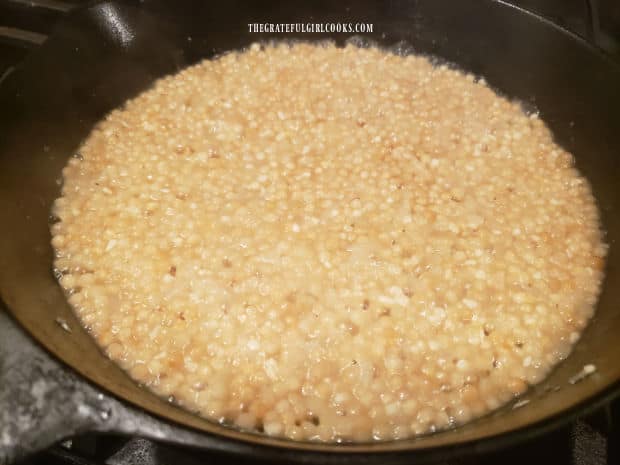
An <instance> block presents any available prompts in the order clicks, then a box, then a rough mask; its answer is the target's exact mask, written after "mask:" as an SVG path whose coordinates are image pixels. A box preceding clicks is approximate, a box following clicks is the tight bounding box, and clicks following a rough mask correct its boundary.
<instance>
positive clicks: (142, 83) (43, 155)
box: [0, 0, 620, 463]
mask: <svg viewBox="0 0 620 465" xmlns="http://www.w3.org/2000/svg"><path fill="white" fill-rule="evenodd" d="M339 21H344V22H364V23H372V24H373V27H374V31H373V33H367V34H364V35H363V37H364V38H366V39H371V40H373V41H376V42H377V43H379V44H380V45H383V46H392V45H394V44H396V43H398V42H400V41H405V42H406V43H408V44H410V45H411V46H412V47H413V48H414V49H415V50H416V51H417V52H420V53H426V54H431V55H434V56H437V57H439V58H441V59H444V60H447V61H449V62H452V63H454V64H456V65H457V66H458V67H460V68H462V69H464V70H468V71H470V72H473V73H475V74H477V75H482V76H484V77H485V78H486V79H487V81H488V82H489V83H490V85H492V86H493V87H494V88H496V89H497V90H498V91H500V92H501V93H503V94H505V95H507V96H509V97H512V98H515V99H518V100H521V101H522V102H524V104H525V105H526V106H528V107H530V108H535V109H537V110H539V111H540V114H541V116H542V118H543V119H544V120H545V121H546V122H547V123H548V124H549V126H550V127H551V129H552V130H553V132H554V134H555V137H556V139H557V141H558V142H559V143H560V144H561V145H563V146H564V147H565V148H566V149H568V150H569V151H571V152H572V153H574V154H575V157H576V162H577V165H578V167H579V169H580V170H581V172H582V173H583V174H584V175H585V176H586V177H587V178H588V179H589V180H590V182H591V183H592V186H593V190H594V194H595V196H596V199H597V201H598V204H599V207H600V209H601V212H602V219H603V223H604V228H605V230H606V232H607V241H608V242H609V243H610V244H611V250H610V254H609V258H608V264H607V276H606V281H605V285H604V290H603V293H602V295H601V298H600V303H599V306H598V311H597V314H596V316H595V317H594V319H593V320H592V322H591V324H590V326H589V327H588V328H587V330H586V332H585V334H584V336H583V338H582V340H581V341H580V342H579V343H578V344H577V346H576V348H575V350H574V353H573V354H572V355H571V356H570V357H569V358H568V359H567V360H566V361H565V362H563V363H562V364H561V365H560V366H558V367H557V369H556V370H555V371H554V372H553V373H552V375H551V376H550V377H549V378H548V379H547V380H546V381H545V382H543V383H542V384H541V385H539V386H537V387H535V388H533V389H532V390H531V391H530V392H529V393H528V394H527V396H526V397H527V398H528V399H530V403H529V404H528V405H526V406H524V407H522V408H519V409H514V410H513V409H511V408H510V406H508V407H506V408H504V409H502V410H500V411H498V412H496V413H494V414H492V415H489V416H487V417H485V418H482V419H480V420H477V421H475V422H472V423H470V424H468V425H465V426H463V427H460V428H457V429H456V430H454V431H447V432H441V433H437V434H434V435H430V436H427V437H422V438H418V439H411V440H402V441H393V442H384V443H373V444H371V443H367V444H338V445H336V444H331V445H330V444H309V443H296V442H291V441H286V440H280V439H274V438H267V437H263V436H260V435H253V434H248V433H241V432H238V431H235V430H233V429H228V428H225V427H222V426H220V425H216V424H214V423H210V422H209V421H207V420H204V419H201V418H199V417H197V416H194V415H192V414H190V413H187V412H185V411H183V410H181V409H179V408H177V407H175V406H174V405H172V404H170V403H167V402H165V401H163V400H161V399H159V398H158V397H156V396H155V395H153V394H151V393H150V392H148V391H146V390H145V389H143V388H140V387H139V386H138V385H136V384H135V383H134V382H132V381H131V380H130V379H129V378H128V377H127V376H126V375H125V374H124V373H123V372H122V371H121V370H120V369H119V368H117V367H116V366H115V365H114V364H113V363H111V362H110V361H109V360H107V359H106V358H105V357H104V356H103V355H102V354H101V352H100V351H99V350H98V348H97V347H96V345H95V343H94V342H93V340H91V338H90V337H89V336H88V334H87V333H86V332H85V331H83V330H81V329H80V326H79V324H78V322H77V320H76V318H75V317H74V316H73V314H72V312H71V310H70V308H69V307H68V305H67V304H66V303H65V298H64V296H63V294H62V292H61V290H60V288H59V287H58V285H57V283H56V281H55V279H54V276H53V275H52V271H51V265H52V249H51V246H50V233H49V225H48V217H49V212H50V206H51V203H52V201H53V199H54V198H55V197H57V196H58V194H59V184H58V182H57V181H58V180H59V177H60V174H61V169H62V167H63V166H64V164H65V163H66V161H67V159H68V157H69V156H71V155H72V154H73V153H74V151H75V149H76V148H77V146H78V145H79V143H80V141H81V140H82V139H83V138H84V137H85V136H86V135H87V134H88V132H89V130H90V129H91V128H92V126H93V124H94V123H95V122H96V121H97V120H99V119H100V118H102V117H103V116H104V115H105V114H106V112H108V111H109V110H111V109H113V108H115V107H117V106H118V105H120V104H122V102H123V101H124V100H125V99H127V98H128V97H131V96H133V95H135V94H136V93H138V92H140V91H142V90H144V89H146V88H148V86H149V85H150V84H151V83H152V82H153V80H155V79H156V78H158V77H160V76H163V75H165V74H167V73H171V72H174V71H176V70H178V69H180V68H182V67H184V66H186V65H188V64H191V63H194V62H196V61H197V60H199V59H202V58H205V57H212V56H214V55H217V54H221V53H223V52H226V51H228V50H235V49H240V48H242V47H245V46H247V45H248V44H250V43H252V42H254V41H259V40H270V39H303V40H323V39H327V38H329V39H334V40H336V42H337V43H338V44H342V43H344V41H345V40H346V39H348V38H349V37H350V36H351V35H352V34H348V33H340V34H338V33H336V34H321V33H314V34H255V33H249V32H248V23H255V22H259V23H260V22H269V23H279V22H293V23H294V22H302V23H307V22H320V23H325V22H339ZM317 78H319V79H320V76H317ZM619 85H620V67H618V65H616V64H614V63H613V62H612V61H611V60H609V59H607V58H606V57H605V56H604V55H603V54H601V53H600V52H599V51H597V50H595V49H594V48H592V47H591V46H589V45H587V44H586V43H585V42H584V41H583V40H581V39H579V38H578V37H576V36H574V35H571V34H570V33H568V32H567V31H565V30H562V29H559V28H558V27H556V26H554V25H552V24H550V23H549V22H547V21H545V20H544V19H541V18H539V17H536V16H534V15H532V14H530V13H527V12H524V11H522V10H519V9H517V8H515V7H512V6H509V5H507V4H504V3H502V2H499V1H490V0H489V1H482V0H459V1H453V0H402V1H398V0H393V1H388V2H372V1H359V0H358V1H340V2H328V1H317V2H306V3H303V4H298V3H293V2H280V1H277V0H269V1H264V2H258V3H251V2H249V1H247V2H245V1H242V0H239V1H237V0H229V1H226V2H206V1H201V0H195V1H192V0H186V1H177V2H165V1H152V2H149V1H146V2H144V3H141V4H140V5H130V4H122V3H115V2H105V3H100V4H95V5H92V6H91V7H89V8H86V9H83V10H82V11H79V12H77V13H75V14H74V15H73V16H72V17H70V18H69V20H68V21H66V22H65V23H64V24H63V25H61V26H60V27H59V28H57V30H56V31H55V33H54V34H53V35H52V37H51V39H50V40H49V41H48V42H47V43H46V44H45V45H44V46H43V47H41V48H40V49H39V50H38V51H37V52H36V53H35V54H33V55H32V56H30V58H29V59H28V60H27V61H26V62H25V63H24V64H23V65H22V66H21V67H20V68H19V69H17V70H16V71H15V72H14V73H13V74H11V75H10V76H9V77H8V78H7V79H6V80H5V81H4V82H3V83H2V84H1V85H0V220H1V224H2V226H1V227H0V293H1V294H0V295H1V297H2V301H3V302H4V304H5V305H6V307H7V308H8V309H9V311H10V313H11V314H12V315H13V316H14V318H15V319H16V320H17V321H18V322H19V323H20V324H21V325H22V326H23V327H24V328H26V329H27V331H28V332H29V333H30V334H31V335H32V336H33V337H34V338H35V339H36V340H37V341H38V342H40V343H41V344H42V345H43V346H44V347H45V348H46V349H47V350H48V351H49V352H51V353H52V354H54V355H55V356H56V357H58V358H59V359H60V360H62V361H63V362H64V363H66V364H67V365H68V366H70V367H71V368H73V369H74V370H76V371H77V372H78V373H79V374H80V375H81V376H83V377H84V378H86V379H87V380H89V381H90V382H92V383H94V384H95V385H96V386H98V387H99V388H101V389H102V390H104V392H108V393H111V394H113V395H114V396H116V397H117V398H119V399H121V400H122V401H125V402H126V403H128V404H131V405H132V406H133V407H138V408H139V409H142V410H143V411H145V412H148V413H150V414H152V415H154V416H155V417H157V418H159V420H160V421H162V422H164V423H166V424H168V425H169V428H168V429H167V430H166V431H167V432H166V433H162V434H160V436H161V437H160V439H164V440H168V441H172V442H175V441H176V442H183V443H185V444H190V445H193V446H196V447H214V445H216V446H217V447H220V448H223V449H226V450H229V451H233V452H235V451H236V452H239V453H243V454H252V455H255V456H256V455H257V456H260V457H269V458H283V459H287V460H291V459H293V458H294V459H298V460H304V461H320V462H342V461H348V462H356V463H357V462H361V461H364V462H368V461H381V462H385V461H403V462H410V461H412V460H414V459H416V460H421V459H434V458H437V457H438V456H440V457H442V458H446V457H447V456H450V455H453V454H460V453H463V452H468V451H469V452H471V451H477V450H484V449H488V448H490V447H499V446H502V445H506V444H508V443H513V442H515V441H519V440H522V439H523V438H526V437H529V436H531V435H532V434H535V433H537V432H540V431H543V430H545V429H548V428H551V427H553V426H555V425H557V424H558V423H559V422H562V421H567V420H568V419H570V418H572V417H573V416H574V415H576V414H578V413H580V412H583V409H584V408H586V407H588V406H593V405H596V403H597V402H602V401H604V400H606V399H609V398H610V396H612V395H613V394H614V393H615V392H616V391H617V388H618V384H619V379H620V363H619V360H620V344H618V337H619V336H618V334H619V333H620V311H619V310H618V300H619V297H620V296H619V289H620V274H619V270H618V265H619V264H620V255H618V252H617V249H616V244H617V239H618V238H619V237H620V220H619V219H620V195H619V192H620V190H619V189H618V188H617V187H616V182H617V181H618V179H619V176H618V169H617V168H618V162H617V159H618V158H617V155H618V152H619V151H620V141H619V138H618V137H619V136H620V92H619V90H618V89H619ZM97 233H98V231H93V234H97ZM58 317H61V318H63V319H64V320H65V321H66V322H67V323H68V324H69V325H70V326H71V327H72V328H73V332H72V333H70V334H69V333H67V332H66V331H64V330H63V329H62V328H61V327H60V326H59V325H58V324H57V323H56V319H57V318H58ZM588 363H592V364H594V365H596V367H597V369H598V371H597V372H596V373H595V374H594V375H593V376H591V377H589V378H588V379H585V380H583V381H582V382H580V383H577V384H575V385H571V384H569V383H568V382H567V380H568V379H569V378H570V377H571V376H572V375H574V374H575V373H577V372H579V371H580V370H581V368H582V367H583V366H584V365H585V364H588ZM557 386H559V387H560V389H559V390H557V388H556V387H557ZM69 410H70V409H68V411H69ZM188 430H191V431H193V433H192V434H185V435H184V433H183V432H185V433H187V431H188ZM135 433H137V434H149V433H148V432H147V431H141V430H140V428H139V427H137V428H136V430H135Z"/></svg>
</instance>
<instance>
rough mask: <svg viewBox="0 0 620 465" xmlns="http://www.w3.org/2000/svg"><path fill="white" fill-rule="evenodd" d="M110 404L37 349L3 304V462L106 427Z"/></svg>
mask: <svg viewBox="0 0 620 465" xmlns="http://www.w3.org/2000/svg"><path fill="white" fill-rule="evenodd" d="M110 402H113V400H111V399H109V398H108V397H107V396H104V395H103V394H101V393H99V392H97V391H96V390H95V389H94V388H93V387H91V386H90V385H88V384H86V383H84V382H83V381H80V380H79V379H78V377H77V376H76V375H75V374H74V373H73V372H72V371H69V370H68V369H66V368H65V367H63V366H62V365H61V364H59V363H58V362H56V361H54V360H52V358H51V357H49V356H48V355H47V354H46V353H45V352H44V351H43V350H42V349H40V348H39V347H37V346H36V345H35V343H34V342H33V341H32V340H31V339H30V338H29V337H28V336H26V334H24V333H23V331H22V330H21V329H20V328H19V327H18V326H17V325H16V324H15V322H14V321H13V320H12V319H11V318H10V317H9V315H8V314H7V313H6V312H5V311H4V309H3V308H2V307H1V306H0V464H5V463H12V462H14V461H17V460H19V459H21V458H24V457H25V456H27V455H29V454H32V453H34V452H37V451H39V450H41V449H44V448H46V447H49V446H50V445H52V444H54V443H56V442H58V441H60V440H62V439H64V438H67V437H70V436H73V435H76V434H80V433H83V432H86V431H93V430H102V429H105V428H103V427H102V426H103V424H104V423H105V422H106V420H107V419H108V418H109V417H110V414H109V413H110V408H111V406H110V405H109V404H110Z"/></svg>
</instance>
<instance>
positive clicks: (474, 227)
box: [52, 44, 606, 441]
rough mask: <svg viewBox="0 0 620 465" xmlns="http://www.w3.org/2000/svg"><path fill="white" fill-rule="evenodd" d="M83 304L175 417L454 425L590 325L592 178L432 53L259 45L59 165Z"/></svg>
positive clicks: (594, 245)
mask: <svg viewBox="0 0 620 465" xmlns="http://www.w3.org/2000/svg"><path fill="white" fill-rule="evenodd" d="M63 175H64V185H63V188H62V196H61V197H60V198H59V199H57V201H56V203H55V206H54V214H55V215H56V216H57V217H58V218H59V219H60V221H59V222H58V223H56V224H54V225H53V226H52V235H53V239H52V244H53V246H54V248H55V250H56V259H55V266H56V268H57V270H58V272H59V273H60V275H61V278H60V284H61V285H62V287H63V288H64V289H65V290H66V291H67V295H68V299H69V302H70V304H71V305H72V306H73V308H74V309H75V311H76V313H77V314H78V316H79V317H80V318H81V321H82V322H83V324H84V325H85V326H86V327H87V328H88V329H89V331H90V332H91V333H92V335H93V336H94V337H95V338H96V340H97V341H98V343H99V344H100V345H101V346H102V347H103V349H104V350H105V351H106V352H107V354H108V355H109V356H110V357H111V358H112V359H113V360H115V361H116V362H118V363H119V364H120V365H121V366H123V367H124V368H125V369H126V370H127V371H128V372H129V374H130V375H131V376H132V377H133V378H134V379H136V380H137V381H139V382H140V383H144V384H145V385H147V386H149V387H150V388H151V389H152V390H154V391H155V392H157V393H159V394H161V395H162V396H174V399H175V400H176V401H177V402H178V403H179V404H180V405H182V406H184V407H185V408H187V409H190V410H192V411H196V412H198V413H199V414H201V415H204V416H206V417H208V418H211V419H214V420H217V421H223V422H231V423H234V424H235V425H237V426H238V427H239V428H243V429H247V430H259V431H264V432H265V434H268V435H273V436H285V437H289V438H292V439H296V440H318V441H339V440H352V441H361V440H368V439H371V438H374V439H376V440H385V439H397V438H404V437H409V436H412V435H417V434H422V433H427V432H432V431H436V430H440V429H444V428H447V427H449V426H451V425H456V424H461V423H464V422H467V421H469V420H471V419H472V418H475V417H478V416H480V415H483V414H485V413H486V412H489V411H490V410H492V409H495V408H497V407H498V406H500V405H502V404H504V403H506V402H508V401H509V400H511V399H513V398H514V397H515V396H517V395H519V394H520V393H522V392H523V391H524V390H525V389H527V387H528V385H531V384H533V383H537V382H539V381H541V380H542V379H543V378H544V377H545V376H546V374H547V373H548V372H549V370H550V369H551V368H552V367H553V366H554V365H555V364H556V363H557V362H558V361H560V360H562V359H563V358H564V357H566V356H567V354H568V353H569V352H570V350H571V346H572V345H573V344H574V343H575V342H576V341H577V339H578V337H579V334H580V332H581V331H582V329H583V328H584V326H585V325H586V324H587V322H588V320H589V318H590V317H591V316H592V313H593V311H594V305H595V303H596V299H597V295H598V292H599V287H600V283H601V280H602V273H603V264H604V256H605V252H606V246H605V245H604V243H603V242H602V234H601V231H600V228H599V218H598V212H597V208H596V205H595V202H594V199H593V196H592V194H591V191H590V187H589V185H588V183H587V181H586V180H585V179H584V178H582V177H581V176H580V175H579V173H578V172H577V170H576V169H575V167H574V166H573V161H572V157H571V155H570V154H569V153H567V152H565V151H564V150H563V149H562V148H560V147H559V146H558V145H556V144H555V143H554V141H553V138H552V135H551V133H550V131H549V130H548V129H547V128H546V126H545V124H544V123H543V122H542V121H541V120H540V119H539V118H538V117H537V116H536V115H527V114H525V113H524V112H523V111H522V109H521V108H520V107H519V105H518V104H516V103H512V102H509V101H508V100H506V99H504V98H501V97H499V96H498V95H496V94H495V93H494V92H493V91H492V90H491V89H490V88H489V87H488V86H487V85H486V84H485V83H484V82H483V81H478V80H476V79H474V78H473V76H470V75H465V74H463V73H461V72H459V71H455V70H453V69H450V68H449V67H447V66H434V65H432V64H431V63H430V62H429V60H427V59H426V58H423V57H419V56H406V57H402V56H396V55H393V54H389V53H385V52H383V51H380V50H378V49H373V48H370V49H361V48H357V47H354V46H351V45H349V46H347V47H345V48H337V47H335V46H332V45H326V46H314V45H309V44H297V45H294V46H290V45H280V46H269V47H260V46H257V45H255V46H252V47H251V48H250V49H249V50H247V51H245V52H243V53H230V54H227V55H225V56H222V57H220V58H218V59H214V60H208V61H203V62H201V63H199V64H197V65H195V66H192V67H190V68H188V69H185V70H183V71H181V72H180V73H178V74H176V75H174V76H169V77H166V78H163V79H161V80H159V81H157V82H156V84H155V85H154V87H153V88H152V89H150V90H148V91H146V92H144V93H142V94H141V95H139V96H138V97H136V98H134V99H133V100H131V101H129V102H127V104H126V105H125V106H124V107H123V108H121V109H118V110H115V111H113V112H112V113H110V114H109V115H108V116H107V117H106V118H105V120H104V121H103V122H101V123H100V124H99V125H98V126H97V127H96V128H95V129H94V130H93V131H92V133H91V134H90V136H89V137H88V138H87V139H86V141H85V142H84V143H83V145H82V147H81V148H80V150H79V156H77V157H74V158H72V159H71V160H70V161H69V163H68V165H67V166H66V168H65V169H64V172H63Z"/></svg>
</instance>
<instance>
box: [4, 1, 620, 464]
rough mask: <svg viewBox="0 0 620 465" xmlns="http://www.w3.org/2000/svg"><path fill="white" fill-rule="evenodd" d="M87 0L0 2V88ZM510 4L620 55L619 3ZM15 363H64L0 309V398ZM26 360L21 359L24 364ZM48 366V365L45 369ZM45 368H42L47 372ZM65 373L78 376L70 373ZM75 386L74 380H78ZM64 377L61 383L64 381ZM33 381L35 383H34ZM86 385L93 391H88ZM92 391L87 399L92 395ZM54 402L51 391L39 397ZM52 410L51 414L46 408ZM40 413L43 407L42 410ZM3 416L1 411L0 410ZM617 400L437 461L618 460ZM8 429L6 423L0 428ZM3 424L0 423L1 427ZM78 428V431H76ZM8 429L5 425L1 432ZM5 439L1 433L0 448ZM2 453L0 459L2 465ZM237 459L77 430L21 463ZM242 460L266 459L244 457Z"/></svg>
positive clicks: (99, 401)
mask: <svg viewBox="0 0 620 465" xmlns="http://www.w3.org/2000/svg"><path fill="white" fill-rule="evenodd" d="M127 1H128V3H136V4H138V3H141V2H143V1H145V0H135V1H132V0H127ZM86 3H90V2H88V1H84V0H0V85H1V82H2V79H3V77H4V76H5V74H6V73H7V72H10V69H11V68H12V67H13V66H15V65H17V64H18V63H19V62H20V61H21V60H22V59H23V58H24V57H25V56H26V55H27V54H28V52H29V51H30V50H32V49H33V48H34V47H37V46H38V45H40V44H41V43H43V42H44V41H45V40H46V38H47V36H48V35H49V34H50V33H52V32H53V26H54V24H55V23H56V21H58V20H60V19H61V18H62V17H63V16H64V15H66V14H68V13H70V11H71V10H72V9H74V8H76V7H79V5H80V4H86ZM510 3H513V4H517V5H519V6H522V7H523V8H526V9H529V10H531V11H535V12H537V13H539V14H541V15H543V16H546V17H548V18H549V19H551V20H553V21H554V22H556V23H558V24H560V25H561V26H563V27H565V28H567V29H569V30H571V31H573V32H575V33H576V34H579V35H581V36H583V37H585V38H587V39H588V40H590V41H592V42H594V43H595V44H596V45H598V46H599V47H601V48H603V49H605V50H606V51H607V52H608V53H609V54H610V55H611V56H613V57H615V58H617V59H619V60H620V2H617V1H616V0H546V1H544V0H518V1H517V0H514V1H512V2H510ZM11 354H25V355H24V356H22V357H21V358H11V357H10V355H11ZM10 360H13V361H15V360H19V363H20V364H23V363H27V364H30V365H31V366H27V367H24V366H21V367H20V371H21V372H22V373H36V372H40V373H43V372H49V370H52V371H55V372H57V373H64V371H65V368H63V367H61V366H60V364H59V363H58V362H56V361H55V360H53V359H52V358H51V357H50V356H49V355H48V354H47V353H45V352H44V351H43V350H42V349H40V348H39V347H38V346H37V345H36V344H35V343H33V341H32V340H30V339H29V337H28V336H26V335H25V334H24V333H23V331H22V330H21V329H20V328H19V327H18V326H17V325H16V324H15V323H14V322H13V321H12V319H11V318H10V317H9V316H8V315H7V314H6V313H5V312H4V310H3V309H2V308H1V307H0V398H2V396H3V395H6V394H7V392H6V391H5V392H4V393H3V392H2V390H3V389H2V386H3V380H2V375H3V374H5V373H7V372H8V371H9V370H10V367H8V368H7V363H8V361H10ZM24 360H26V362H24ZM43 368H45V370H43ZM46 370H47V371H46ZM66 376H67V378H68V379H71V377H73V376H75V375H73V374H72V373H70V372H69V373H67V375H66ZM75 379H76V383H77V377H76V378H75ZM65 381H66V380H65ZM35 382H36V381H35V380H32V383H33V385H34V383H35ZM76 386H77V387H76V389H77V390H81V391H79V394H80V395H83V396H85V399H86V400H85V402H86V401H87V400H89V399H90V398H92V399H91V400H92V402H91V404H92V405H94V407H93V412H91V413H92V414H93V415H100V417H101V418H105V416H106V415H108V414H109V413H108V410H107V407H106V405H107V404H106V403H107V402H112V401H111V400H109V399H108V398H107V397H104V396H103V395H101V394H98V393H97V391H96V390H95V389H94V388H90V387H88V386H87V387H84V386H83V385H79V386H78V385H77V384H76ZM32 389H33V387H32V386H30V390H31V391H32ZM89 389H92V391H90V390H89ZM89 396H91V397H90V398H89ZM50 398H51V399H53V398H54V397H53V396H49V393H48V396H47V397H42V399H43V401H45V399H50ZM42 411H43V412H45V419H47V420H48V421H54V415H58V414H59V413H58V412H62V409H61V408H60V409H59V408H50V409H47V410H46V409H43V410H42ZM50 412H55V413H50ZM39 413H40V412H39ZM0 420H2V421H5V420H6V416H4V417H3V416H2V412H0ZM11 421H12V422H14V425H16V426H19V425H18V424H19V422H24V421H33V422H37V423H38V422H40V421H42V418H40V417H39V418H37V417H36V413H35V417H28V418H25V419H24V418H21V417H20V418H17V417H14V418H12V419H11ZM618 425H620V400H616V401H614V402H612V403H610V404H608V405H606V406H604V407H603V408H601V409H599V410H597V411H595V412H594V413H592V414H590V415H588V416H586V417H583V418H580V419H578V420H576V421H575V422H573V423H571V424H569V425H567V426H565V427H562V428H559V429H556V430H554V431H552V432H551V433H548V434H545V435H542V436H540V437H537V438H535V439H532V440H530V441H528V442H524V443H521V444H519V445H518V446H516V447H511V448H508V449H505V450H501V451H499V452H494V453H490V454H486V455H477V456H474V457H463V458H458V459H456V460H453V461H450V462H440V464H441V465H473V464H481V465H485V464H498V463H501V464H503V465H511V464H517V463H518V464H520V465H521V464H524V463H525V464H527V463H535V464H537V463H549V464H558V465H610V464H620V428H619V426H618ZM0 426H6V425H0ZM0 429H1V428H0ZM76 430H78V431H79V428H76ZM5 431H6V429H5ZM3 440H4V438H1V437H0V445H1V443H2V441H3ZM1 462H2V458H1V457H0V463H1ZM231 462H232V463H238V462H239V459H238V458H232V457H231V456H229V455H226V454H224V453H216V452H204V451H198V450H194V449H188V448H183V447H179V446H172V445H169V444H165V443H161V442H158V441H154V440H148V439H143V438H139V437H131V436H118V435H104V434H95V433H89V434H82V435H77V436H76V437H72V438H71V439H65V440H64V441H61V442H58V443H56V444H55V445H53V446H52V447H49V448H47V449H45V450H43V451H42V452H39V453H37V454H35V455H33V456H30V457H28V458H26V459H25V460H24V461H23V462H22V463H24V464H26V465H35V464H37V465H38V464H46V465H47V464H49V465H55V464H74V465H95V464H98V465H102V464H106V465H124V464H136V465H159V464H167V465H168V464H172V463H176V464H188V465H193V464H199V463H200V464H202V463H211V464H219V463H231ZM243 463H256V464H259V463H265V462H260V461H252V460H250V459H244V461H243Z"/></svg>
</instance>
